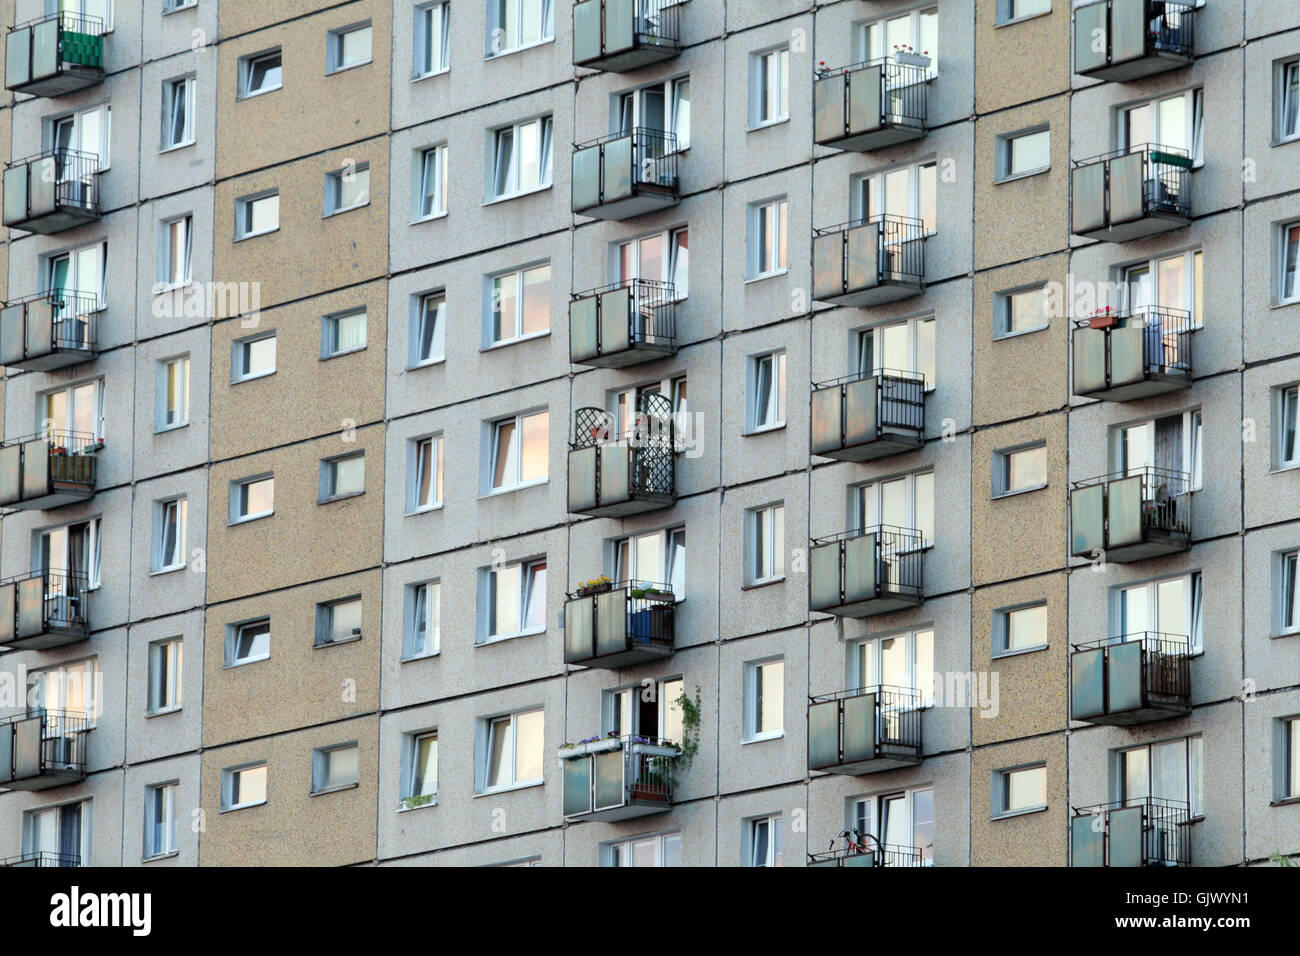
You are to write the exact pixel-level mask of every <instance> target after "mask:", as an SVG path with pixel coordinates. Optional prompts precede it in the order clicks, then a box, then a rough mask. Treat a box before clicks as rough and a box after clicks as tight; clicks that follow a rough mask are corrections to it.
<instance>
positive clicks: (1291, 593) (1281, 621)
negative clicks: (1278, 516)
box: [1273, 548, 1300, 637]
mask: <svg viewBox="0 0 1300 956" xmlns="http://www.w3.org/2000/svg"><path fill="white" fill-rule="evenodd" d="M1273 581H1274V585H1273V594H1274V598H1273V624H1274V626H1273V633H1274V634H1276V635H1277V636H1278V637H1283V636H1290V635H1294V634H1300V549H1294V548H1293V549H1291V550H1289V551H1279V552H1277V553H1276V554H1275V555H1274V556H1273ZM1288 617H1289V618H1290V620H1289V621H1288Z"/></svg>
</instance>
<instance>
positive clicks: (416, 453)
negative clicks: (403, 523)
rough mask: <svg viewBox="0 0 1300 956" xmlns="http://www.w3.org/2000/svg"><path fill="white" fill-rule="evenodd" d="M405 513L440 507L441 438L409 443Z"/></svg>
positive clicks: (435, 437) (438, 436) (432, 437)
mask: <svg viewBox="0 0 1300 956" xmlns="http://www.w3.org/2000/svg"><path fill="white" fill-rule="evenodd" d="M409 447H410V462H411V465H410V469H409V471H408V472H407V487H408V488H409V489H410V492H409V494H408V496H407V503H406V509H407V511H411V512H414V511H426V510H428V509H430V508H437V507H440V506H441V505H442V436H441V435H432V436H430V437H428V438H416V439H414V440H413V441H411V442H410V443H409Z"/></svg>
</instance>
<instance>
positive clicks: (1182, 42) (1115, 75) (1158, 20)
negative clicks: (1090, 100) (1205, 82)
mask: <svg viewBox="0 0 1300 956" xmlns="http://www.w3.org/2000/svg"><path fill="white" fill-rule="evenodd" d="M1193 7H1194V5H1193V4H1192V3H1180V2H1178V0H1102V2H1101V3H1090V4H1088V5H1087V6H1083V7H1078V8H1077V9H1076V10H1075V11H1074V72H1075V73H1078V74H1079V75H1080V76H1089V77H1092V78H1093V79H1095V80H1106V81H1107V82H1111V83H1128V82H1129V81H1131V80H1140V79H1142V78H1143V77H1146V76H1154V75H1155V74H1157V73H1164V72H1166V71H1167V70H1176V69H1178V68H1179V67H1182V66H1186V65H1187V64H1189V63H1191V62H1192V46H1193V42H1192V41H1193V34H1192V27H1193V26H1194V25H1195V16H1194V13H1195V11H1194V9H1193ZM1102 37H1104V38H1105V43H1104V44H1099V43H1098V42H1097V40H1098V39H1100V38H1102ZM1098 46H1101V49H1098V48H1097V47H1098Z"/></svg>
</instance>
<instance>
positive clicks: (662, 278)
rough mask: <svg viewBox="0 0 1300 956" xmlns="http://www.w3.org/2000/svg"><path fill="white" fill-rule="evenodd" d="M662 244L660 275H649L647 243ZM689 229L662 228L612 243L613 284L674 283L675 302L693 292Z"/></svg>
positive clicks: (611, 267) (611, 272) (611, 269)
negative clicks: (691, 290)
mask: <svg viewBox="0 0 1300 956" xmlns="http://www.w3.org/2000/svg"><path fill="white" fill-rule="evenodd" d="M653 240H658V241H659V244H660V245H659V248H660V250H661V252H660V256H659V272H658V275H649V274H648V271H647V269H646V263H645V261H644V256H643V253H644V252H645V248H646V247H645V245H644V244H645V243H649V242H651V241H653ZM683 253H684V254H683ZM690 261H691V260H690V227H689V226H676V227H674V228H672V229H661V230H659V231H658V232H651V233H647V234H646V235H643V236H636V237H634V238H632V239H620V240H618V241H617V242H613V243H611V244H610V278H611V281H613V282H628V281H630V280H633V279H647V280H650V281H654V282H668V283H671V284H672V287H673V295H674V297H675V298H674V301H677V302H680V301H681V300H683V299H685V298H686V296H687V295H688V294H689V292H690V281H691V280H690V270H691V265H690Z"/></svg>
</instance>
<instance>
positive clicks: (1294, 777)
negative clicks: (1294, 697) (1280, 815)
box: [1274, 715, 1300, 802]
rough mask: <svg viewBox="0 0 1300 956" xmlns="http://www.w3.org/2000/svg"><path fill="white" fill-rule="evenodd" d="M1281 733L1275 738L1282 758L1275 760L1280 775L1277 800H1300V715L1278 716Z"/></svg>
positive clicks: (1275, 766) (1275, 770)
mask: <svg viewBox="0 0 1300 956" xmlns="http://www.w3.org/2000/svg"><path fill="white" fill-rule="evenodd" d="M1278 724H1279V727H1278V730H1279V733H1278V734H1277V736H1276V737H1274V740H1275V741H1276V743H1277V744H1278V745H1280V747H1281V749H1282V752H1281V754H1280V755H1279V756H1280V758H1281V759H1280V760H1279V759H1277V758H1275V760H1274V772H1275V773H1277V775H1278V784H1279V785H1278V786H1277V787H1275V797H1276V802H1281V801H1283V800H1286V801H1291V800H1300V715H1297V716H1294V717H1280V718H1278Z"/></svg>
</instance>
